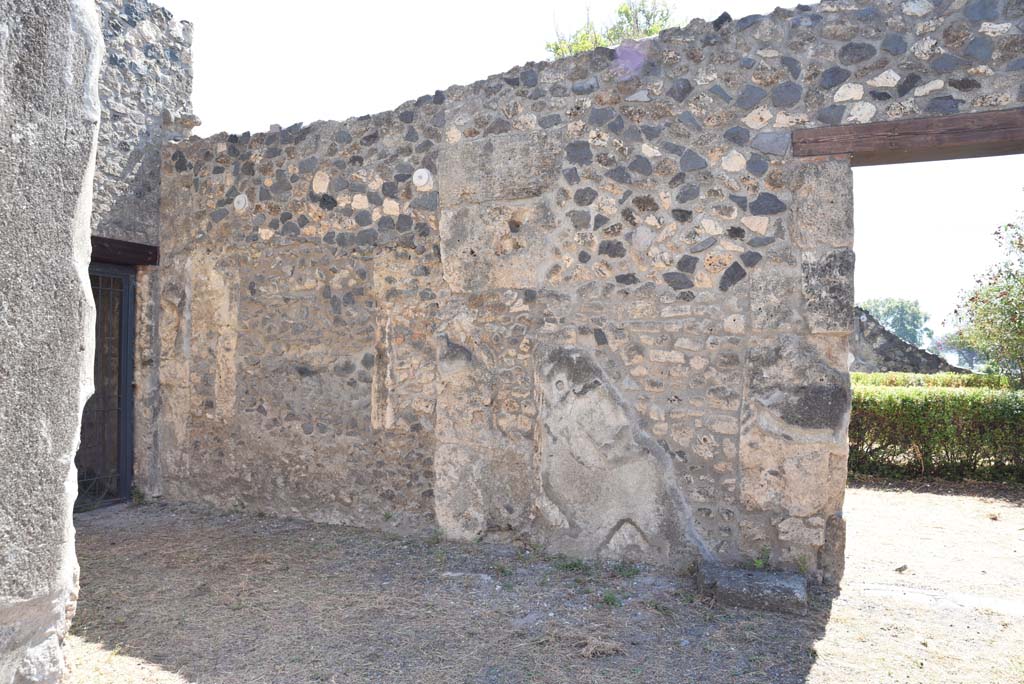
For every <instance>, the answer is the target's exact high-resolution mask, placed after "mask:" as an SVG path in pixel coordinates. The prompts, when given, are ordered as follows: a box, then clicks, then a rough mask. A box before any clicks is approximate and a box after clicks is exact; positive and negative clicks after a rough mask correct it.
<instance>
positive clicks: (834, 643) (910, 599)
mask: <svg viewBox="0 0 1024 684" xmlns="http://www.w3.org/2000/svg"><path fill="white" fill-rule="evenodd" d="M939 489H940V490H941V493H940V494H932V493H922V492H918V491H910V490H908V489H907V488H906V487H902V488H885V487H883V486H882V485H880V484H879V483H875V485H873V486H871V487H863V486H858V487H856V488H851V489H849V490H848V491H847V499H846V506H845V515H846V518H847V533H848V539H847V563H846V576H845V578H844V580H843V587H842V593H841V594H839V595H838V596H836V597H828V596H822V595H818V596H814V597H813V600H812V602H813V610H812V611H811V612H810V613H809V614H808V615H806V616H799V617H794V616H787V615H778V614H770V613H757V612H753V611H746V610H740V609H730V608H725V607H722V606H713V605H708V604H707V603H705V602H703V601H702V600H700V599H699V598H698V597H697V596H695V589H694V584H693V581H692V579H691V578H687V577H678V576H669V575H665V574H663V573H658V572H656V571H654V570H651V569H648V568H641V567H637V566H632V565H607V566H592V565H588V564H583V563H579V562H573V561H568V560H565V559H551V558H544V557H542V556H540V555H539V554H537V553H533V552H530V551H528V550H526V549H520V550H517V549H514V548H510V547H505V546H496V545H488V544H476V545H467V544H454V543H445V542H439V541H437V540H430V539H406V538H395V537H388V536H386V535H383V534H380V533H374V532H368V531H364V530H357V529H353V528H346V527H335V526H328V525H316V524H311V523H304V522H298V521H291V520H279V519H269V518H257V517H248V516H242V515H233V514H224V513H216V512H212V511H210V510H207V509H203V508H197V507H190V506H181V505H174V506H172V505H160V504H152V505H147V506H141V507H131V506H128V507H125V506H121V507H117V508H112V509H105V510H101V511H95V512H91V513H88V514H84V515H82V516H80V517H79V518H78V519H77V520H76V523H77V526H78V553H79V559H80V562H81V566H82V589H81V599H80V602H79V614H78V616H77V618H76V620H75V622H74V627H73V636H72V637H71V638H70V641H69V644H70V648H69V649H68V650H69V652H70V656H71V663H72V665H73V666H74V667H75V672H74V677H73V678H72V681H73V682H77V683H78V684H100V683H103V684H106V683H108V682H110V683H114V682H117V683H118V684H120V683H121V682H133V683H138V684H183V683H185V682H197V683H202V684H208V683H228V682H230V683H231V684H247V683H255V682H261V683H271V682H282V683H284V682H287V683H289V684H291V683H293V682H335V683H339V684H340V683H349V682H380V683H384V682H386V683H388V684H393V683H399V682H416V683H417V684H440V683H441V682H444V683H445V684H452V683H454V684H463V683H469V684H526V683H528V682H538V683H555V682H558V683H562V682H566V683H568V682H572V683H574V684H575V683H577V682H615V683H617V684H618V683H620V682H643V683H645V684H658V683H661V682H673V683H685V682H707V683H712V684H724V683H725V682H730V683H732V682H740V683H742V682H759V683H766V682H771V683H783V682H785V683H789V682H794V683H796V682H808V683H810V684H840V683H850V684H853V683H856V684H863V683H866V682H871V683H872V684H874V683H878V682H900V683H901V684H917V683H920V684H932V683H933V682H943V683H951V682H960V683H963V684H991V683H992V682H1024V652H1021V649H1020V648H1017V646H1018V645H1019V644H1022V643H1024V584H1022V583H1021V582H1020V576H1021V571H1022V568H1024V507H1022V506H1021V505H1020V502H1019V501H1017V500H1014V501H1006V500H1000V499H998V498H992V497H991V496H987V497H979V496H966V495H964V494H963V493H964V492H965V491H969V490H966V489H964V488H961V489H960V491H961V493H960V494H956V493H954V492H952V491H950V488H949V487H942V488H939Z"/></svg>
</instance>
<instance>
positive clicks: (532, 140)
mask: <svg viewBox="0 0 1024 684" xmlns="http://www.w3.org/2000/svg"><path fill="white" fill-rule="evenodd" d="M563 135H564V131H563V130H562V129H552V130H549V131H543V132H531V133H508V134H505V135H496V136H490V137H487V138H483V139H480V140H466V141H462V142H459V143H456V144H454V145H446V146H445V147H443V148H442V149H441V154H440V157H439V158H438V183H439V184H440V186H441V189H442V193H441V197H442V201H441V206H442V208H446V207H452V206H455V205H461V204H462V203H464V202H465V203H477V202H489V201H494V200H514V199H525V198H529V197H537V196H538V195H540V194H542V193H544V192H547V191H548V190H549V189H550V188H551V187H552V185H554V184H555V183H556V182H557V179H558V175H559V172H560V171H561V168H562V160H563V159H564V156H565V155H564V150H563V146H564V141H563Z"/></svg>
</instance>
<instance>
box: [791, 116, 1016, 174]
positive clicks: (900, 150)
mask: <svg viewBox="0 0 1024 684" xmlns="http://www.w3.org/2000/svg"><path fill="white" fill-rule="evenodd" d="M1021 152H1024V108H1019V109H1007V110H1002V111H995V112H979V113H977V114H953V115H951V116H937V117H929V118H926V119H902V120H899V121H880V122H877V123H867V124H850V125H846V126H827V127H824V128H803V129H799V130H796V131H793V155H794V156H796V157H817V156H830V155H849V156H850V158H851V159H850V163H851V165H853V166H872V165H875V164H902V163H904V162H919V161H937V160H941V159H966V158H968V157H991V156H996V155H1002V154H1017V153H1021Z"/></svg>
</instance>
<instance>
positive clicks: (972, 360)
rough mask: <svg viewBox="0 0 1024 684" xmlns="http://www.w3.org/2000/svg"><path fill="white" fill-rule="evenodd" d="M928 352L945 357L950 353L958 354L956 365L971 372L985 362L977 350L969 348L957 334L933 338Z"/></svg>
mask: <svg viewBox="0 0 1024 684" xmlns="http://www.w3.org/2000/svg"><path fill="white" fill-rule="evenodd" d="M928 351H930V352H931V353H932V354H937V355H938V356H945V355H946V354H949V353H953V354H956V365H958V366H960V367H961V368H970V369H971V370H975V369H977V368H979V367H980V366H981V365H982V363H983V362H984V360H985V359H983V358H982V356H981V354H979V353H978V351H977V350H976V349H971V348H969V347H967V346H966V344H965V343H964V341H963V340H961V339H959V338H958V337H957V335H956V333H949V334H947V335H940V336H937V337H933V338H932V341H931V344H929V345H928Z"/></svg>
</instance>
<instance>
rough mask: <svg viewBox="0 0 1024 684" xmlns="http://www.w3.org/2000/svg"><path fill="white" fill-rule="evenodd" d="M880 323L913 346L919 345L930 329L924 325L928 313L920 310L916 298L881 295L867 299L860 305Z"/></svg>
mask: <svg viewBox="0 0 1024 684" xmlns="http://www.w3.org/2000/svg"><path fill="white" fill-rule="evenodd" d="M860 307H861V308H862V309H865V310H867V312H868V313H870V314H871V315H872V316H874V317H875V319H876V320H878V322H879V323H881V324H882V327H883V328H885V329H886V330H888V331H889V332H891V333H893V334H894V335H896V336H898V337H899V338H901V339H902V340H904V341H905V342H909V343H910V344H912V345H914V346H915V347H920V346H922V344H923V343H924V339H925V338H926V337H931V336H932V331H931V330H930V329H929V328H927V327H925V323H927V322H928V314H926V313H925V312H924V311H922V310H921V305H920V304H918V303H917V300H914V301H910V300H909V299H896V298H893V297H883V298H881V299H869V300H868V301H866V302H864V303H862V304H861V305H860Z"/></svg>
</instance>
